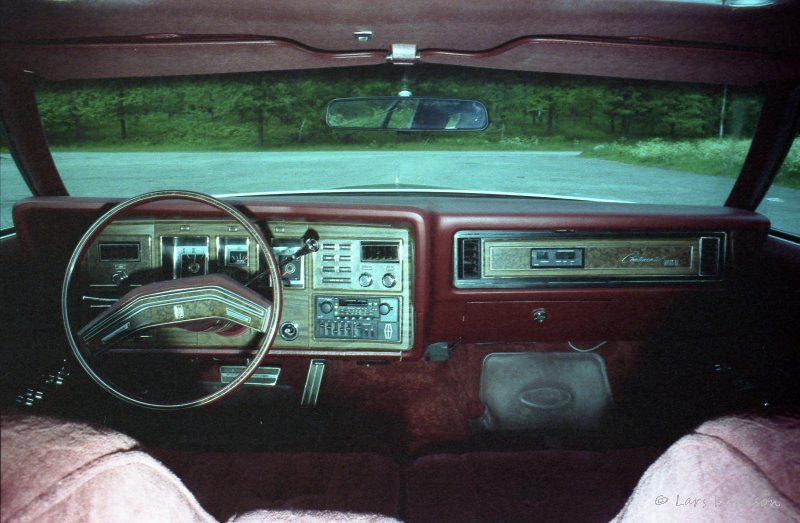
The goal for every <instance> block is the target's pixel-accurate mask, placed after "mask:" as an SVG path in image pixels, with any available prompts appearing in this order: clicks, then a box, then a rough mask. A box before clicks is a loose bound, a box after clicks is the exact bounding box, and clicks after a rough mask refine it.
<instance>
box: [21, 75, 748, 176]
mask: <svg viewBox="0 0 800 523" xmlns="http://www.w3.org/2000/svg"><path fill="white" fill-rule="evenodd" d="M404 89H408V90H411V91H412V92H413V94H415V95H419V96H447V97H459V98H467V99H479V100H482V101H484V102H485V103H486V105H487V107H488V109H489V113H490V117H491V124H490V126H489V128H488V129H487V130H486V131H484V132H482V133H459V134H452V133H393V132H353V131H340V130H332V129H329V128H327V126H326V125H325V121H324V118H325V107H326V104H327V102H328V101H329V100H331V99H333V98H336V97H350V96H385V95H395V94H397V93H398V92H399V91H401V90H404ZM37 92H38V97H39V107H40V112H41V115H42V120H43V122H44V125H45V129H46V132H47V136H48V140H49V141H50V143H51V145H53V146H55V147H63V148H76V147H77V148H95V149H97V148H103V149H107V148H114V147H117V148H122V149H139V148H142V149H146V148H148V147H150V148H157V149H160V150H167V149H170V148H172V149H199V150H257V149H260V148H283V147H293V146H296V145H299V144H303V145H305V146H308V145H315V146H333V145H353V146H355V145H360V146H362V147H367V148H372V147H410V146H412V145H413V144H417V145H419V146H420V147H435V146H442V147H454V146H456V145H459V146H463V147H465V148H486V147H490V146H493V147H497V148H517V149H542V148H544V149H549V148H556V147H558V146H565V147H567V148H570V149H575V148H579V149H583V148H584V147H585V146H586V144H587V142H593V143H599V142H615V141H618V142H620V143H628V142H631V141H644V142H645V143H647V142H648V141H652V140H653V139H663V140H670V141H673V140H674V141H680V140H689V139H706V138H712V137H715V136H717V133H718V130H719V127H720V113H721V107H722V101H723V90H722V88H717V87H697V86H686V85H679V84H665V83H653V82H632V81H621V80H612V79H597V78H579V77H565V76H559V75H545V74H532V73H522V72H508V71H485V70H479V69H469V68H453V67H443V66H431V65H415V66H414V67H411V68H399V67H392V66H377V67H358V68H350V69H346V70H341V69H336V70H317V71H299V72H297V71H294V72H274V73H257V74H239V75H224V76H214V77H180V78H157V79H128V80H113V81H84V82H61V83H44V82H42V83H40V85H38V88H37ZM724 96H725V97H726V102H727V105H726V111H725V113H724V116H723V117H722V124H723V128H724V129H725V136H726V137H727V138H739V137H747V136H749V134H750V133H752V131H753V129H754V126H755V121H756V118H757V116H758V109H759V99H758V97H755V96H753V95H752V94H749V93H743V92H738V91H734V90H729V91H728V92H727V93H726V94H725V95H724ZM653 143H658V142H653ZM703 143H705V142H703ZM706 145H709V146H710V145H711V142H709V143H707V144H706ZM653 147H655V146H651V148H653ZM626 154H628V153H626ZM629 156H631V157H633V156H632V155H631V154H629ZM648 161H651V160H648ZM653 161H654V160H653ZM659 161H661V160H659ZM729 163H730V162H729Z"/></svg>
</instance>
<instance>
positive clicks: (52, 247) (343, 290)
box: [14, 194, 769, 361]
mask: <svg viewBox="0 0 800 523" xmlns="http://www.w3.org/2000/svg"><path fill="white" fill-rule="evenodd" d="M477 202H479V204H477ZM108 204H109V202H108V201H106V200H101V199H83V198H68V199H58V198H35V199H30V200H26V201H23V202H21V203H19V204H18V205H17V206H16V207H15V211H14V212H15V222H16V223H17V224H19V227H18V235H19V238H20V241H21V246H22V248H23V249H24V251H25V252H29V253H35V255H31V256H30V259H31V267H32V270H38V271H39V274H41V275H42V278H43V279H45V280H47V279H48V278H50V279H51V280H52V284H50V285H51V286H53V287H56V288H58V287H59V285H60V281H59V279H60V278H63V272H62V271H61V270H60V269H59V267H60V266H62V267H65V266H66V261H67V260H68V258H69V254H70V253H71V251H72V250H73V249H74V247H75V245H77V242H78V240H79V239H80V237H81V235H82V234H83V233H84V232H85V231H86V229H87V228H88V227H89V226H90V225H91V223H93V221H94V220H95V219H96V218H97V217H98V216H99V215H100V214H101V213H102V210H103V209H104V208H106V206H107V205H108ZM236 204H237V205H238V206H239V207H240V208H242V209H245V210H246V212H247V214H248V215H249V216H250V217H251V219H252V220H253V222H254V223H255V225H256V226H258V227H260V228H261V230H262V231H263V232H264V235H265V237H266V238H267V240H268V242H269V243H270V245H271V246H272V249H273V251H274V254H275V255H276V258H277V259H278V260H279V262H280V261H283V260H286V259H287V258H286V257H287V256H291V255H292V254H293V253H296V252H297V250H298V249H299V248H300V247H301V246H302V245H303V242H304V240H306V239H308V238H314V239H316V240H317V241H318V244H319V250H318V251H317V252H314V253H312V254H308V255H307V256H303V257H301V258H299V259H298V260H295V261H292V262H290V263H286V264H285V265H284V267H283V274H282V285H283V289H284V293H283V294H284V307H283V310H282V313H281V318H280V323H279V325H280V331H279V333H278V335H277V336H276V339H275V342H274V343H273V346H272V349H271V354H272V355H273V356H276V357H277V356H286V357H304V356H311V357H316V356H320V357H329V358H335V357H341V358H353V359H357V360H359V361H379V360H386V359H389V360H397V359H401V360H417V359H420V358H423V357H425V355H426V354H428V353H429V349H431V347H434V348H436V347H438V348H439V350H441V348H442V347H451V348H452V347H453V346H456V345H457V344H458V343H459V342H465V343H496V342H526V343H531V342H534V343H535V342H562V343H563V342H565V341H566V340H572V341H585V342H593V341H597V342H599V341H605V340H642V339H650V338H652V337H653V336H657V335H659V334H666V335H667V336H673V337H674V336H682V337H695V336H697V335H700V334H702V333H708V332H709V329H714V332H717V333H719V334H720V335H723V334H724V333H725V332H728V331H731V332H733V331H735V330H736V329H737V325H734V324H731V323H730V322H722V323H720V322H719V321H717V318H723V317H728V318H729V317H731V311H726V310H725V308H726V307H729V305H728V304H730V303H735V302H736V301H737V300H734V299H731V298H733V297H735V296H734V293H746V290H742V289H738V288H737V281H739V280H740V279H739V274H741V272H742V271H746V270H748V267H750V268H751V269H752V268H753V267H757V263H758V260H757V258H758V253H759V252H760V250H761V245H762V244H763V242H764V240H765V238H766V236H767V232H768V230H769V222H768V220H766V219H765V218H764V217H763V216H760V215H758V214H756V213H752V212H747V211H741V210H735V209H728V208H725V207H685V206H655V205H631V204H609V203H600V202H568V201H547V200H541V199H540V200H532V199H529V198H496V199H493V198H480V199H476V198H471V197H459V196H431V195H425V196H419V195H402V194H398V195H369V196H366V195H330V194H329V195H295V196H293V197H291V201H289V200H288V197H286V196H275V197H263V198H259V199H257V200H249V201H240V202H236ZM93 241H94V244H93V245H92V247H91V248H90V249H89V250H88V251H87V255H86V258H85V260H84V263H83V264H82V266H81V272H80V273H79V280H78V283H79V284H80V285H82V287H81V293H80V299H81V302H80V303H78V304H74V306H75V307H78V308H79V309H80V310H81V314H82V315H83V318H82V320H81V321H83V322H84V324H85V322H88V321H90V319H91V318H92V317H94V316H95V315H97V314H99V313H100V312H101V311H102V310H103V309H104V308H107V307H108V306H109V304H111V303H114V302H115V301H116V300H117V299H118V298H119V297H120V296H122V295H123V294H124V293H125V292H127V290H130V289H131V288H133V287H135V286H137V285H144V284H146V283H148V282H151V281H159V280H165V279H172V278H183V277H187V276H191V275H195V274H206V273H208V274H211V273H217V272H221V273H224V274H228V275H229V276H231V277H232V278H235V279H237V280H239V281H240V282H250V280H252V279H253V278H255V277H256V276H258V275H259V274H260V273H261V265H260V263H259V261H258V260H259V253H258V252H257V247H256V245H255V242H253V241H252V240H251V239H250V238H248V237H247V234H243V233H242V231H240V230H238V229H237V225H236V224H235V223H233V222H232V221H230V220H229V219H227V218H226V217H224V216H222V215H221V214H219V213H214V212H209V211H208V210H204V209H203V208H202V207H198V206H195V205H190V204H176V203H174V202H158V203H154V204H151V205H148V206H147V208H143V209H141V210H140V211H139V212H137V213H133V214H132V215H130V216H127V217H125V219H124V221H117V222H114V223H112V224H111V225H109V226H108V227H107V228H106V229H105V230H104V231H103V232H102V233H101V235H100V236H98V237H97V238H95V239H94V240H93ZM40 262H41V264H40ZM754 264H755V265H754ZM34 268H35V269H34ZM48 281H50V280H48ZM264 281H266V280H263V279H261V280H256V281H255V282H253V283H251V287H255V288H256V290H259V291H261V292H262V293H263V294H265V295H267V296H269V292H270V291H269V289H265V288H261V289H258V288H257V287H259V286H260V285H264V283H263V282H264ZM741 296H744V297H745V298H746V294H743V295H741ZM739 301H741V300H739ZM745 301H746V299H745ZM676 325H679V326H680V327H679V328H677V329H676ZM79 327H80V326H79ZM733 335H734V336H737V335H739V334H733ZM254 336H255V334H254V333H251V332H238V331H236V330H231V331H228V332H225V331H224V330H223V331H218V332H204V331H199V332H198V331H189V330H186V329H181V328H169V327H165V328H160V329H158V331H156V332H143V333H141V335H138V336H136V337H135V338H131V339H129V340H127V341H126V342H125V343H124V344H120V345H119V346H118V348H115V349H114V350H119V351H134V352H135V351H141V350H159V347H161V346H162V345H168V346H169V347H171V349H170V351H173V352H182V353H186V354H190V355H191V354H197V353H201V354H203V355H213V356H216V355H219V356H220V357H224V356H236V357H239V356H246V355H247V354H248V352H247V350H248V349H247V347H248V345H249V344H250V341H251V340H252V339H253V337H254ZM165 342H168V343H165Z"/></svg>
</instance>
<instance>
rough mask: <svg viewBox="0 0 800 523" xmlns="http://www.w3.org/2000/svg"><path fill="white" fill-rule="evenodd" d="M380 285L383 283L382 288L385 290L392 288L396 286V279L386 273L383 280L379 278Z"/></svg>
mask: <svg viewBox="0 0 800 523" xmlns="http://www.w3.org/2000/svg"><path fill="white" fill-rule="evenodd" d="M381 283H383V286H384V287H386V288H387V289H391V288H392V287H394V286H395V285H397V278H396V277H395V275H394V274H390V273H388V272H387V273H386V274H384V275H383V278H381Z"/></svg>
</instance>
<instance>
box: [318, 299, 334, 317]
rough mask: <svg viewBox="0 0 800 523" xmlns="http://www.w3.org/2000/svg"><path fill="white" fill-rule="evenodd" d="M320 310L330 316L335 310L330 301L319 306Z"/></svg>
mask: <svg viewBox="0 0 800 523" xmlns="http://www.w3.org/2000/svg"><path fill="white" fill-rule="evenodd" d="M319 310H321V311H322V312H323V313H324V314H328V313H329V312H331V311H332V310H333V304H332V303H331V302H329V301H323V302H322V303H320V304H319Z"/></svg>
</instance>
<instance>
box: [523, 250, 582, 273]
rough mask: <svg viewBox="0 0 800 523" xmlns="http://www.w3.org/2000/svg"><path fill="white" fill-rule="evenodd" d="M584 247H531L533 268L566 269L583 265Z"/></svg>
mask: <svg viewBox="0 0 800 523" xmlns="http://www.w3.org/2000/svg"><path fill="white" fill-rule="evenodd" d="M583 254H584V249H583V248H582V247H576V248H574V249H573V248H569V249H568V248H563V247H562V248H551V247H543V248H534V249H531V269H565V268H582V267H583Z"/></svg>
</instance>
